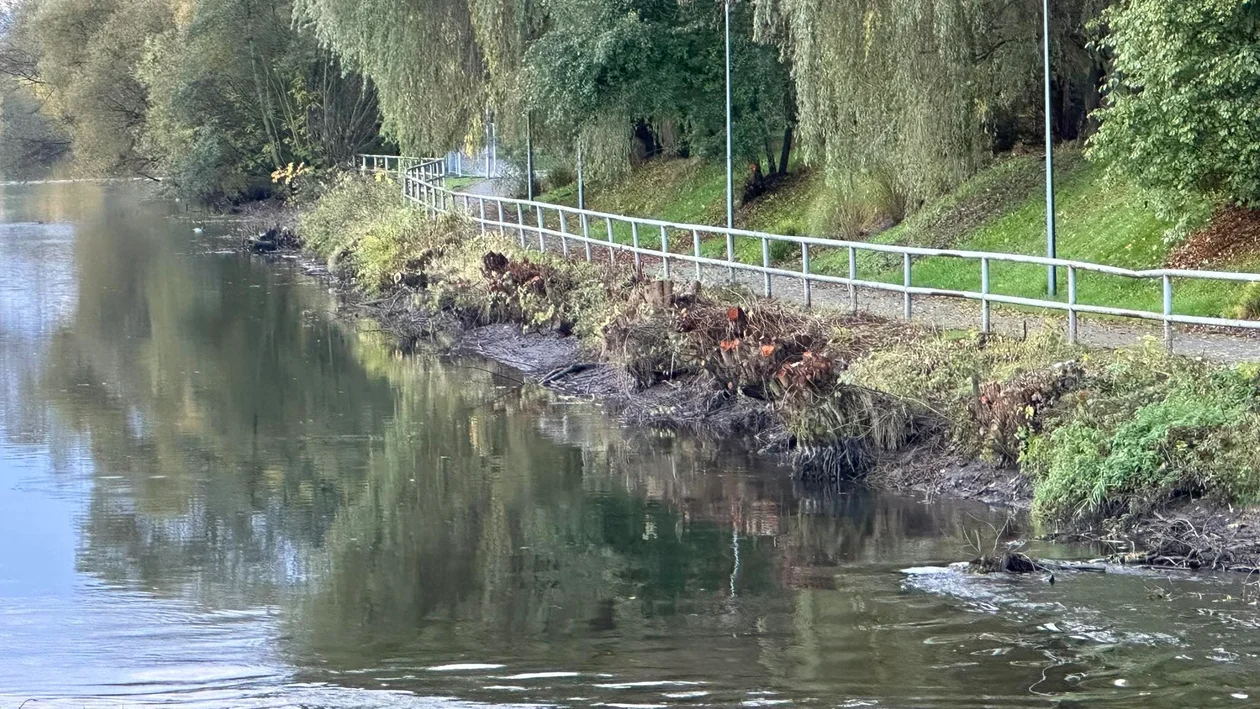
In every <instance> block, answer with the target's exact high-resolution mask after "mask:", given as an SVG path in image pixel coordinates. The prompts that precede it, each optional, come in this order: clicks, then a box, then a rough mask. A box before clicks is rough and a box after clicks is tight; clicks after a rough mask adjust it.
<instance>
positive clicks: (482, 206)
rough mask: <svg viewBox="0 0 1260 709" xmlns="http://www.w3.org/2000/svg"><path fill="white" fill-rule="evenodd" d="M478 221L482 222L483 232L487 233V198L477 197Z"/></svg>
mask: <svg viewBox="0 0 1260 709" xmlns="http://www.w3.org/2000/svg"><path fill="white" fill-rule="evenodd" d="M477 217H478V218H477V221H479V222H481V233H482V234H484V233H486V198H485V197H478V198H477Z"/></svg>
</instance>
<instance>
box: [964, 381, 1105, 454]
mask: <svg viewBox="0 0 1260 709" xmlns="http://www.w3.org/2000/svg"><path fill="white" fill-rule="evenodd" d="M1084 378H1085V369H1084V368H1083V367H1082V366H1081V365H1080V363H1079V362H1063V363H1061V364H1056V365H1055V366H1053V367H1050V368H1049V369H1040V370H1035V371H1031V372H1024V373H1022V374H1019V375H1016V376H1015V377H1013V378H1011V379H1010V380H1008V381H1005V382H989V383H986V384H984V385H980V384H979V383H978V382H973V387H974V388H975V392H974V393H975V397H974V400H973V402H972V415H973V416H974V417H975V420H976V422H977V423H978V424H979V426H980V428H981V432H982V436H983V437H984V439H985V440H986V441H987V442H988V445H989V447H990V448H991V450H992V451H993V453H994V454H995V455H997V457H998V459H999V460H1000V461H1001V462H1003V463H1005V464H1008V465H1009V464H1014V463H1015V462H1016V461H1018V460H1019V454H1020V450H1021V447H1022V445H1023V443H1022V441H1023V439H1024V437H1025V436H1026V432H1027V431H1031V432H1033V433H1036V432H1038V431H1039V430H1041V427H1042V424H1043V423H1044V418H1045V417H1044V414H1045V413H1046V412H1047V411H1049V410H1050V409H1052V408H1053V407H1054V405H1055V404H1056V403H1058V402H1059V400H1060V399H1062V398H1063V396H1064V395H1065V394H1068V393H1069V392H1072V391H1075V390H1077V389H1079V388H1080V386H1081V382H1082V381H1083V380H1084Z"/></svg>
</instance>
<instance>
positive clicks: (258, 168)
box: [0, 0, 1260, 209]
mask: <svg viewBox="0 0 1260 709" xmlns="http://www.w3.org/2000/svg"><path fill="white" fill-rule="evenodd" d="M724 7H725V3H724V0H18V1H17V2H16V4H14V5H12V6H11V7H10V8H9V9H8V10H6V11H4V13H3V15H2V16H0V75H3V76H4V77H6V79H7V80H6V81H5V82H4V88H3V91H0V135H2V136H3V138H4V140H3V145H2V146H0V169H4V170H5V171H6V172H12V171H15V170H16V169H18V168H19V167H21V166H29V165H38V164H47V163H50V162H54V161H57V160H64V159H66V158H67V157H69V158H71V159H72V161H73V164H74V165H75V166H76V167H77V168H78V169H80V170H81V171H85V172H92V173H98V174H119V173H123V174H140V175H151V176H155V177H156V176H161V177H163V178H165V179H167V180H169V182H170V183H171V184H172V185H174V186H175V187H176V188H177V189H178V190H179V191H180V192H181V193H183V194H184V195H186V196H189V197H196V198H199V199H202V200H205V201H224V200H232V199H238V198H240V197H241V196H249V195H250V194H251V193H253V191H255V190H257V189H258V187H259V185H260V183H265V182H266V180H262V179H261V178H263V177H265V176H266V175H268V174H270V173H271V172H272V171H273V170H276V169H278V168H281V167H283V166H285V165H287V164H289V163H302V162H305V163H306V164H308V165H312V166H315V167H322V166H332V165H336V164H339V163H344V162H345V161H346V160H347V159H348V158H350V156H352V155H353V154H354V153H355V152H358V151H363V150H368V149H380V150H398V151H401V152H404V153H410V154H434V153H440V152H444V151H446V150H449V149H455V148H462V147H475V146H477V145H479V144H480V142H481V140H482V136H484V135H486V132H487V131H486V127H487V123H488V122H493V123H494V125H495V129H496V133H497V135H498V136H499V139H500V140H501V141H502V143H503V144H504V145H505V147H506V148H507V150H508V151H509V152H511V151H513V150H514V151H515V152H516V153H518V154H519V153H520V152H521V150H522V148H523V146H524V145H525V143H526V139H527V135H526V134H527V133H528V134H529V135H528V137H529V138H530V139H531V142H532V144H533V145H534V146H536V147H537V148H538V149H539V150H542V151H547V152H549V153H550V154H554V155H557V156H564V157H565V158H566V159H568V158H569V157H571V156H572V154H573V153H574V152H575V151H576V150H577V148H578V146H581V149H582V152H583V156H584V162H585V165H586V169H587V171H588V174H589V175H590V177H591V178H592V179H594V180H597V181H598V180H612V179H616V178H618V177H620V176H622V175H624V174H625V172H626V170H627V169H628V168H629V166H630V165H631V164H633V162H634V161H636V160H641V159H645V158H650V157H654V156H690V155H695V156H701V157H718V156H720V155H721V154H722V152H723V151H724V149H725V140H726V135H725V122H724V121H725V111H724V109H725V97H724V92H725V73H724V71H725V70H724V50H725V39H724V31H723V30H724ZM1049 19H1050V32H1049V35H1050V36H1049V43H1050V49H1051V65H1052V89H1053V92H1052V95H1053V99H1052V102H1051V105H1050V106H1049V108H1048V110H1049V113H1050V115H1051V118H1052V122H1053V127H1054V133H1055V137H1056V139H1058V140H1081V139H1086V140H1088V141H1089V144H1090V146H1091V150H1090V154H1091V156H1092V157H1095V158H1097V159H1100V160H1105V161H1106V162H1107V163H1108V164H1109V165H1111V166H1112V168H1113V170H1114V172H1115V173H1116V174H1118V175H1121V176H1123V177H1125V178H1126V179H1131V180H1134V181H1136V182H1137V183H1139V184H1140V185H1141V186H1143V187H1145V188H1148V189H1149V190H1150V191H1151V192H1152V193H1153V194H1155V195H1156V196H1158V197H1160V198H1161V204H1167V205H1169V206H1171V207H1173V208H1175V207H1176V205H1177V204H1178V203H1179V200H1182V199H1185V198H1186V197H1187V196H1189V195H1196V196H1202V195H1205V194H1206V195H1209V196H1212V197H1215V198H1219V199H1221V200H1227V201H1234V202H1239V203H1244V204H1250V203H1252V202H1254V201H1255V200H1256V198H1257V197H1258V196H1260V178H1258V177H1256V176H1257V175H1260V170H1257V169H1256V167H1257V165H1254V164H1253V163H1254V162H1256V161H1260V122H1257V121H1256V120H1255V115H1254V114H1255V112H1256V111H1257V110H1260V109H1257V108H1256V106H1260V102H1257V101H1256V98H1257V96H1258V93H1260V71H1257V66H1260V64H1258V63H1257V56H1256V54H1257V51H1260V50H1257V49H1256V47H1260V44H1258V43H1257V42H1256V40H1257V39H1260V36H1258V35H1260V29H1258V28H1260V3H1257V2H1254V1H1253V0H1184V1H1182V2H1177V3H1168V2H1165V1H1163V0H1113V1H1108V0H1055V1H1054V2H1051V3H1050V18H1049ZM731 26H732V63H733V75H734V82H733V97H732V98H733V114H734V125H733V131H732V134H733V142H734V147H735V151H736V154H737V160H739V161H740V162H741V163H742V164H744V165H747V166H748V169H749V170H750V171H753V172H757V173H761V174H774V173H780V172H786V171H787V170H788V169H789V168H790V167H792V166H794V165H797V164H799V163H800V162H802V161H805V162H808V163H810V164H812V165H815V166H818V167H820V168H823V169H825V170H826V172H827V175H828V177H829V178H830V179H831V180H833V181H844V180H846V179H853V178H855V177H857V176H876V177H878V179H880V180H881V181H882V182H883V183H885V184H887V185H888V186H889V188H890V189H891V190H894V191H895V192H896V193H897V194H898V196H899V199H901V200H904V202H905V203H906V204H907V205H908V206H909V208H911V209H913V208H914V207H915V206H916V205H918V204H921V203H922V202H924V201H925V200H928V199H931V198H932V197H934V196H937V195H940V194H942V193H944V192H946V191H948V190H950V189H952V188H953V187H955V186H957V185H958V184H959V183H960V182H961V181H962V180H964V179H966V178H967V177H968V176H970V175H971V174H974V173H975V172H976V171H977V170H979V169H981V168H982V167H983V166H984V165H985V163H986V162H988V161H989V160H991V159H992V157H993V156H994V155H995V154H997V153H1000V152H1002V151H1008V150H1019V149H1023V148H1028V149H1040V145H1041V141H1042V135H1041V131H1042V120H1043V116H1044V115H1045V112H1046V111H1047V107H1046V106H1045V105H1044V99H1043V97H1042V71H1043V63H1042V56H1041V52H1042V41H1043V36H1042V35H1043V33H1042V2H1041V0H732V6H731Z"/></svg>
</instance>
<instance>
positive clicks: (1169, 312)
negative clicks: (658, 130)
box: [359, 155, 1260, 347]
mask: <svg viewBox="0 0 1260 709" xmlns="http://www.w3.org/2000/svg"><path fill="white" fill-rule="evenodd" d="M359 168H360V169H361V170H363V171H374V172H387V173H391V174H393V175H395V176H396V177H397V179H398V181H399V182H400V183H401V185H402V189H403V194H404V196H405V197H406V198H407V199H409V200H411V201H412V202H414V203H416V204H418V205H420V206H422V207H423V208H424V209H425V210H426V211H427V212H428V213H429V214H438V213H448V212H451V211H459V212H461V213H463V214H465V215H466V216H467V217H468V218H469V219H471V220H473V221H474V222H476V223H478V224H480V225H481V228H482V230H483V231H487V230H489V229H492V228H493V229H497V230H499V231H500V232H503V233H505V234H506V233H509V232H514V233H515V234H516V235H517V237H518V239H519V240H520V245H521V247H522V248H532V247H535V246H536V247H537V248H538V249H540V250H542V251H547V250H548V243H547V242H548V239H552V240H553V248H554V240H557V239H558V240H559V245H560V250H561V251H562V252H563V253H564V255H565V256H568V255H569V254H570V244H571V243H577V244H581V245H582V246H583V250H584V253H585V258H586V259H587V260H588V261H589V260H591V258H592V247H598V248H605V249H608V254H609V258H610V259H614V260H615V258H616V252H618V251H622V252H628V253H631V254H633V255H634V261H635V263H636V265H638V264H641V263H642V262H643V259H644V258H645V257H646V258H648V259H653V260H659V264H660V268H661V272H662V274H663V275H664V277H665V278H669V277H671V270H672V268H673V267H674V266H675V265H677V264H691V265H694V267H695V273H696V277H697V279H699V278H700V275H701V273H702V270H703V268H704V267H710V268H720V269H725V270H726V273H727V274H728V275H729V276H730V277H732V278H733V277H734V275H735V272H736V271H744V272H751V273H756V274H761V276H762V279H761V280H762V288H763V293H764V295H766V296H767V297H769V296H771V295H772V289H773V280H774V278H775V277H779V278H788V279H792V280H796V281H799V282H800V284H801V289H802V296H803V299H804V302H805V304H806V305H807V306H808V305H810V304H811V303H812V300H813V286H814V284H815V283H823V284H830V285H837V286H845V287H847V288H848V296H849V305H850V307H851V308H852V309H853V310H854V311H856V310H857V308H858V300H857V289H859V288H869V289H874V290H881V291H891V292H896V293H901V294H902V296H903V310H904V316H905V318H906V319H907V320H909V319H910V318H911V316H912V313H913V297H914V296H916V295H918V296H938V297H941V296H943V297H950V298H962V299H966V300H973V301H978V302H979V303H980V306H981V307H980V330H981V331H982V332H986V333H987V332H989V331H990V327H991V314H992V306H993V304H994V303H999V304H1005V305H1015V306H1022V307H1028V308H1038V309H1044V310H1051V311H1058V312H1066V313H1067V335H1068V339H1069V340H1070V341H1071V342H1073V343H1075V342H1076V340H1077V331H1078V327H1077V325H1078V317H1079V316H1080V315H1081V314H1094V315H1105V316H1113V317H1126V318H1138V319H1141V320H1150V321H1157V322H1162V323H1163V325H1164V341H1165V343H1166V344H1167V345H1168V346H1169V347H1171V346H1172V338H1173V326H1174V325H1176V324H1187V325H1206V326H1214V327H1227V328H1245V329H1251V330H1260V321H1255V320H1238V319H1231V318H1219V317H1202V316H1196V315H1182V314H1178V313H1177V312H1176V311H1175V310H1174V309H1173V285H1174V281H1212V282H1217V283H1219V284H1221V285H1222V286H1224V285H1226V284H1228V283H1256V282H1260V273H1236V272H1228V271H1197V270H1187V269H1153V270H1146V271H1134V270H1130V269H1126V268H1118V267H1116V266H1106V265H1102V264H1096V263H1088V262H1083V261H1069V260H1066V259H1058V258H1045V257H1042V256H1025V255H1021V254H1008V253H997V252H983V251H959V250H953V249H928V248H919V247H913V246H895V245H889V244H872V243H867V242H855V241H839V240H835V239H820V238H816V237H807V236H788V235H784V234H768V233H765V232H759V231H748V230H745V229H727V228H725V227H715V226H706V225H702V224H683V223H678V222H669V221H662V220H659V219H646V218H641V217H628V216H623V215H618V214H607V213H604V212H596V211H593V210H589V209H577V208H575V207H566V206H562V205H558V204H549V203H546V202H537V201H529V200H522V199H512V198H509V197H498V196H494V195H481V194H470V193H466V192H459V191H455V190H453V189H450V188H448V187H446V182H445V180H446V177H448V175H449V169H450V168H449V167H448V161H447V160H446V159H445V158H434V159H423V158H410V157H401V156H396V155H361V156H359ZM570 223H572V224H573V225H575V226H576V229H575V230H574V231H570V230H569V225H570ZM621 225H626V226H628V228H629V232H630V239H629V243H623V242H621V241H618V240H616V239H615V238H614V228H615V226H621ZM621 228H622V229H623V233H624V230H625V227H624V226H622V227H621ZM600 232H602V234H600ZM593 234H594V235H593ZM707 235H718V236H722V237H724V238H725V242H726V256H725V258H711V257H707V256H702V255H701V242H702V240H703V237H704V236H707ZM601 237H602V238H601ZM737 238H743V239H753V240H758V241H760V243H761V263H760V264H751V263H743V262H740V261H737V260H736V259H735V240H736V239H737ZM688 241H690V243H689V244H688V243H687V242H688ZM775 243H786V244H789V245H790V246H789V250H790V251H791V252H795V253H796V254H798V255H799V262H800V270H790V269H787V268H782V267H779V266H775V265H773V264H772V261H771V257H770V254H771V252H772V251H773V250H774V249H773V247H772V245H773V244H775ZM645 244H650V246H649V245H645ZM688 246H689V247H690V253H688V252H687V250H685V249H686V247H688ZM822 249H826V250H845V251H847V257H848V258H847V263H848V273H847V275H845V276H838V275H832V274H825V273H817V272H815V271H812V270H811V268H810V255H811V251H815V250H822ZM780 250H781V249H780ZM859 252H876V253H883V254H888V255H890V256H891V257H892V258H894V259H895V258H896V257H900V261H901V272H902V273H901V275H902V277H901V282H900V283H896V282H884V281H877V280H869V279H864V278H859V274H858V254H859ZM936 257H945V258H952V259H957V260H958V261H959V262H960V265H959V267H960V268H962V267H971V268H976V269H978V270H979V276H980V290H979V291H969V290H948V289H942V288H929V287H924V286H916V285H914V282H913V265H914V262H915V260H916V259H923V258H936ZM780 260H782V259H780ZM654 262H655V261H654ZM995 263H1022V264H1033V265H1038V266H1055V267H1056V268H1060V269H1063V270H1064V271H1065V272H1066V273H1067V298H1066V300H1050V299H1046V298H1027V297H1021V296H1013V295H1005V294H1001V293H994V292H992V290H991V288H990V283H991V281H990V270H991V267H992V266H993V264H995ZM1082 274H1099V275H1106V276H1113V277H1120V278H1130V279H1140V280H1147V281H1152V282H1154V283H1158V284H1159V285H1160V286H1161V287H1162V292H1163V308H1162V310H1161V311H1159V312H1155V311H1147V310H1135V309H1130V308H1116V307H1109V306H1104V305H1094V304H1088V303H1081V302H1079V300H1078V298H1077V282H1078V278H1079V277H1080V276H1081V275H1082Z"/></svg>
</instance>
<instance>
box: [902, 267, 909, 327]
mask: <svg viewBox="0 0 1260 709" xmlns="http://www.w3.org/2000/svg"><path fill="white" fill-rule="evenodd" d="M901 256H902V259H901V281H902V285H903V287H904V288H905V291H903V292H904V293H905V310H906V322H910V315H911V312H910V254H908V253H905V254H902V255H901Z"/></svg>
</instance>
